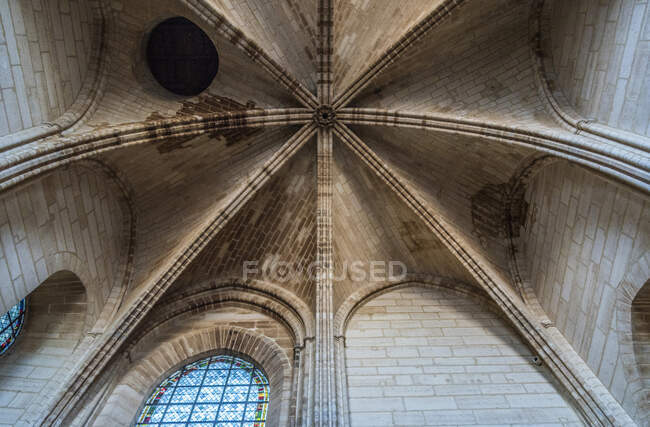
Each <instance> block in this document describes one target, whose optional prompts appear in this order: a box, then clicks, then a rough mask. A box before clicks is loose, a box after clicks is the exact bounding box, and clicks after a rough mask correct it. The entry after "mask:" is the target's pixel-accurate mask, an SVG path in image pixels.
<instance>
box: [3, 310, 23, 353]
mask: <svg viewBox="0 0 650 427" xmlns="http://www.w3.org/2000/svg"><path fill="white" fill-rule="evenodd" d="M24 322H25V300H22V301H20V302H19V303H18V304H16V305H14V306H13V307H11V309H9V311H8V312H7V313H5V314H4V315H2V317H0V354H2V353H4V352H5V351H7V350H8V349H9V347H11V346H12V345H13V344H14V342H16V338H17V337H18V334H20V331H21V330H22V329H23V323H24Z"/></svg>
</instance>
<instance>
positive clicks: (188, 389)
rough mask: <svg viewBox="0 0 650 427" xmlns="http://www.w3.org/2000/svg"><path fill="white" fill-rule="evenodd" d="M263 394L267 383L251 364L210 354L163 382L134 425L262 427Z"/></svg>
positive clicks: (266, 396)
mask: <svg viewBox="0 0 650 427" xmlns="http://www.w3.org/2000/svg"><path fill="white" fill-rule="evenodd" d="M269 394H270V385H269V381H268V379H267V377H266V374H265V373H264V372H263V371H262V369H261V367H260V366H259V365H258V364H257V363H256V362H254V361H251V360H245V359H244V358H242V357H238V356H234V355H231V354H216V355H213V356H209V357H205V358H202V359H199V360H197V361H195V362H192V363H188V364H186V365H184V366H183V367H182V368H181V369H179V370H177V371H175V372H174V373H173V374H171V375H170V376H168V377H167V378H165V379H164V380H163V381H162V382H161V383H160V384H159V385H158V386H156V388H155V389H154V391H153V393H152V394H151V396H150V397H149V398H148V399H147V401H146V402H145V403H144V405H143V408H142V410H141V411H140V414H139V415H138V417H137V418H136V420H135V425H137V426H148V425H158V423H187V424H186V425H198V424H201V425H204V424H206V423H208V424H209V423H213V422H219V423H222V422H223V423H230V425H233V426H235V425H236V426H239V425H241V426H248V425H251V424H258V425H263V424H264V423H265V422H266V414H267V411H268V406H269V398H270V397H269Z"/></svg>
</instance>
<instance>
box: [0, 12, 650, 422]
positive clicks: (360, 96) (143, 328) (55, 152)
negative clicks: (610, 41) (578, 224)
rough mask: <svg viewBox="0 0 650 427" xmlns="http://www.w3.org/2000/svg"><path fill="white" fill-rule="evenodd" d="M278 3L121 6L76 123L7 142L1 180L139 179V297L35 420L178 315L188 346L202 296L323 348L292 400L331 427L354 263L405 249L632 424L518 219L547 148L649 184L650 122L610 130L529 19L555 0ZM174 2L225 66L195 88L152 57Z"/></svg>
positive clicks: (134, 270)
mask: <svg viewBox="0 0 650 427" xmlns="http://www.w3.org/2000/svg"><path fill="white" fill-rule="evenodd" d="M277 3H278V4H276V2H269V1H262V0H247V1H244V0H237V1H228V0H183V1H180V0H179V1H173V0H162V1H161V0H145V1H138V2H108V3H107V4H105V5H104V6H105V9H106V10H104V14H103V19H104V22H103V24H104V27H105V29H104V35H103V45H102V46H103V49H105V53H104V54H103V55H102V61H101V64H100V66H99V68H100V73H99V74H100V76H101V77H100V78H98V79H97V84H96V85H95V87H94V92H93V96H92V102H91V104H92V105H91V107H90V108H88V110H87V111H86V112H85V113H84V114H83V115H82V116H81V117H80V118H79V120H78V121H76V124H75V125H74V126H66V127H63V126H62V127H60V128H56V129H55V130H52V129H50V130H48V132H45V133H44V132H41V131H40V130H34V132H33V133H31V134H29V135H28V136H24V135H22V134H21V136H20V137H17V139H16V141H13V142H12V144H14V145H12V147H13V148H11V149H9V148H7V150H6V151H5V155H4V156H2V157H1V158H0V189H1V190H3V191H6V190H7V189H14V188H15V189H20V187H18V184H20V183H23V182H25V181H26V180H28V179H30V178H33V177H35V176H36V177H37V176H41V175H43V174H45V173H46V172H48V171H50V170H54V169H57V168H60V167H63V166H66V165H68V164H74V163H75V162H78V161H80V160H81V159H87V158H90V159H93V160H97V161H99V162H101V163H102V164H103V167H107V168H109V169H110V170H111V171H113V173H114V174H115V175H116V176H118V177H119V178H120V180H121V181H123V182H124V185H125V187H126V188H127V189H128V193H129V197H130V199H131V200H130V203H131V206H132V207H133V209H134V212H135V213H136V215H135V216H136V217H137V219H138V220H137V225H136V230H135V234H134V235H135V250H134V253H133V257H132V258H133V259H132V260H130V265H129V266H128V268H127V269H126V270H127V273H126V274H127V276H126V277H125V280H126V281H127V282H128V283H129V291H128V295H127V297H126V299H125V300H124V302H123V303H122V304H121V306H120V310H119V312H118V313H117V315H116V316H115V318H114V320H113V322H112V323H111V325H110V326H109V327H107V328H106V331H105V332H103V333H100V334H98V335H97V337H96V339H95V340H94V341H93V343H92V346H91V348H90V350H89V351H88V352H87V357H85V358H84V359H83V360H79V361H75V363H76V365H75V369H71V373H70V375H69V376H68V377H67V378H66V379H65V384H64V385H63V387H62V388H61V390H59V391H58V393H55V394H53V395H52V396H50V397H51V399H50V400H49V401H48V402H47V404H44V405H42V406H43V409H41V411H42V414H39V415H38V416H41V419H39V420H38V421H42V422H43V423H45V424H57V423H59V424H60V423H62V422H64V421H65V422H67V421H69V420H70V419H72V418H74V417H75V413H76V412H75V410H77V409H79V408H80V407H81V406H83V399H84V397H83V396H84V393H86V392H88V390H97V389H98V387H97V383H98V382H101V381H103V380H102V378H104V379H105V378H108V377H110V375H111V372H114V371H115V370H117V369H119V367H121V366H123V364H124V363H126V362H124V361H123V359H124V357H126V358H127V359H128V357H130V354H131V353H129V351H130V350H132V349H133V348H136V350H137V349H138V348H139V347H137V346H138V345H140V344H136V343H138V342H140V341H139V340H140V338H143V337H145V338H146V339H145V341H146V340H155V338H156V330H157V328H158V329H161V328H162V329H164V328H163V327H162V326H161V325H166V326H165V327H166V328H171V329H169V330H170V331H172V332H173V333H171V332H170V334H168V335H169V336H167V335H165V336H167V338H169V337H170V336H173V337H174V339H176V338H177V337H181V338H179V342H184V343H185V344H184V345H186V344H187V343H188V342H189V341H183V338H182V336H183V335H184V334H187V333H188V330H187V327H184V326H183V325H182V322H180V321H179V319H181V320H182V319H184V318H190V317H193V316H195V317H196V319H198V320H196V322H197V324H200V326H201V328H203V327H205V328H206V329H208V327H207V323H206V320H205V319H204V318H203V317H202V316H203V313H204V312H207V311H210V312H211V313H213V314H214V313H216V317H215V318H216V319H222V318H224V317H219V315H220V313H222V312H227V311H229V310H230V311H231V312H236V313H237V314H238V316H239V317H240V320H241V319H243V320H241V321H238V322H237V324H236V325H231V326H236V327H237V328H240V327H242V325H244V326H245V325H246V321H245V319H246V316H249V315H250V318H251V319H257V320H255V321H257V322H260V323H259V324H262V323H265V322H267V321H269V324H270V323H272V322H270V320H269V319H272V320H273V322H275V321H277V322H279V324H281V328H280V329H282V333H281V334H279V335H278V343H279V345H280V347H282V352H283V353H284V355H285V356H286V357H287V358H290V357H292V356H295V358H296V359H295V363H296V364H297V365H298V364H299V363H301V359H299V357H300V356H299V351H300V350H304V351H306V352H307V351H309V352H311V353H308V354H309V358H308V359H307V362H308V363H309V366H308V367H305V366H302V367H300V369H302V372H303V373H301V374H300V375H303V374H304V375H307V374H306V373H309V375H312V377H311V378H309V379H308V380H305V383H304V384H302V385H298V381H299V380H298V379H297V378H298V377H296V378H294V379H292V380H291V381H294V383H293V385H292V387H303V386H304V387H305V390H306V391H305V390H302V389H300V390H302V391H303V392H304V396H303V397H304V398H305V399H306V401H308V402H310V403H309V405H306V406H305V408H302V407H300V405H298V406H299V407H298V408H296V407H293V408H292V409H291V410H292V411H293V412H292V414H291V415H290V416H291V417H293V418H292V419H296V420H297V421H298V422H300V423H301V424H302V425H319V426H326V425H334V424H335V423H338V422H339V421H342V420H343V418H342V417H344V416H345V414H343V412H344V407H345V403H343V402H341V401H340V400H339V399H342V398H341V397H340V394H337V392H336V390H337V388H340V387H341V383H342V382H343V383H344V381H343V380H344V378H343V377H342V376H341V375H342V374H341V369H340V359H338V357H339V355H338V354H339V353H337V349H339V346H340V345H341V341H340V338H342V337H340V336H335V335H336V331H335V329H334V315H335V313H336V312H337V309H339V308H340V307H341V306H342V304H343V306H344V304H345V301H348V303H349V301H350V300H351V298H352V299H353V297H354V295H357V294H358V295H361V294H364V292H365V291H364V290H363V289H367V291H368V292H370V291H371V290H372V289H375V287H376V286H377V285H376V284H374V285H373V284H369V283H368V282H367V281H366V282H363V281H362V282H361V283H360V282H358V281H355V280H352V278H351V277H349V276H344V277H342V278H341V277H340V276H341V274H342V273H343V270H344V268H345V266H346V265H347V266H349V265H350V264H351V263H353V262H355V261H358V262H361V263H362V264H363V263H366V267H365V268H366V272H368V271H369V270H368V268H369V264H370V263H372V262H373V261H379V262H384V263H387V262H390V261H398V262H401V263H403V265H404V266H406V268H407V272H408V273H409V276H408V277H409V280H417V278H418V277H420V278H422V277H428V278H430V279H431V280H430V281H431V282H432V283H433V282H436V283H446V284H448V286H449V287H454V286H457V287H458V288H459V289H476V292H477V293H480V294H481V295H486V297H487V298H490V299H491V301H492V302H493V304H494V306H495V307H496V308H497V309H498V310H500V311H501V314H502V315H503V317H504V318H505V319H507V320H508V321H509V322H510V324H511V326H512V327H513V328H514V329H515V330H516V331H517V333H518V334H520V335H521V337H522V339H523V340H524V341H525V342H526V344H527V345H528V346H529V347H530V348H531V349H532V350H534V351H535V353H536V354H537V355H539V357H540V358H541V359H542V360H543V361H544V363H545V364H546V365H547V366H548V367H549V369H550V371H551V372H552V373H553V375H554V376H555V377H556V379H557V380H558V382H559V383H560V384H561V385H562V387H564V388H565V389H566V392H567V394H568V395H570V396H571V397H572V399H573V402H574V403H575V404H576V405H577V406H578V407H579V408H580V410H581V413H582V414H583V415H584V418H585V420H586V421H587V422H588V423H590V424H593V425H600V424H606V422H601V421H602V420H607V421H608V422H613V423H618V424H624V423H625V422H627V421H628V420H629V418H627V415H626V414H625V412H624V411H623V409H622V408H620V405H618V403H616V401H615V400H614V398H613V397H612V396H611V395H610V394H609V393H608V392H607V390H606V389H604V387H603V386H602V385H599V383H597V381H595V382H594V380H596V379H595V377H594V376H593V374H592V373H591V371H589V369H584V368H585V365H584V363H582V362H576V361H575V358H573V359H572V357H573V353H572V352H571V351H566V350H567V349H566V345H565V344H566V343H565V342H564V341H563V340H562V338H561V337H559V338H558V335H557V334H555V332H554V330H553V331H550V332H549V331H547V330H546V328H545V327H541V326H540V317H539V315H538V313H535V312H534V310H533V309H531V307H530V306H528V305H527V301H526V299H525V296H524V294H523V290H522V284H521V282H522V281H521V278H520V277H519V272H518V271H517V268H516V266H517V260H516V258H515V254H514V251H515V249H514V243H513V239H514V238H515V237H516V236H514V235H512V232H513V230H516V231H517V232H518V231H519V226H521V224H520V223H519V222H518V221H519V219H520V218H519V216H520V215H521V216H522V217H523V216H526V212H525V206H523V205H522V206H519V205H513V203H517V201H521V199H522V197H521V193H522V192H523V191H524V190H523V188H521V187H522V186H525V179H522V174H523V175H525V171H526V170H527V168H528V167H529V166H530V165H531V164H533V163H534V162H535V161H537V160H539V159H541V158H543V159H547V158H548V159H551V160H552V159H555V158H562V159H565V160H568V161H570V162H574V163H576V164H580V165H581V166H582V167H586V168H589V169H592V170H595V171H597V172H598V173H599V175H602V176H604V177H608V178H609V179H611V180H615V181H616V182H617V183H618V184H617V185H621V186H625V187H627V188H630V189H633V190H630V191H635V192H637V193H639V194H642V195H643V196H644V197H647V194H648V192H649V187H650V156H649V155H648V145H647V139H644V137H642V136H640V135H635V134H629V133H626V134H620V133H617V131H616V129H612V128H608V129H606V130H603V129H602V128H594V126H591V125H593V123H592V122H591V121H589V120H586V119H584V118H581V117H579V116H577V117H578V118H577V119H575V117H576V116H575V115H573V114H574V113H571V114H565V111H563V110H562V108H563V107H562V105H564V104H562V103H558V102H556V100H555V99H554V98H553V93H554V92H553V90H552V89H553V88H552V82H550V81H549V78H548V76H547V75H546V74H545V70H544V67H543V66H541V65H540V63H542V59H543V58H541V57H540V56H541V55H542V54H541V53H540V51H539V44H538V43H537V42H538V41H539V40H540V38H542V39H543V37H542V36H541V35H540V34H538V33H537V32H538V30H539V28H546V27H545V26H540V27H537V26H535V25H534V24H535V23H536V22H537V20H538V19H539V14H540V13H541V11H542V10H543V8H541V5H542V3H543V2H541V1H533V0H524V1H519V0H485V1H469V0H436V1H423V0H411V1H408V2H406V3H404V2H402V3H404V4H401V3H399V2H396V1H393V0H365V1H344V0H310V1H306V2H305V1H298V0H291V1H285V2H277ZM178 15H180V16H185V17H187V18H188V19H190V20H192V21H193V22H194V23H195V24H197V25H198V26H200V27H201V28H202V29H203V30H204V31H205V32H206V33H207V34H208V35H209V37H210V38H211V39H212V41H213V42H214V44H215V46H216V47H217V50H218V52H219V56H220V68H219V72H218V74H217V78H216V79H215V80H214V81H213V83H212V85H211V86H210V87H209V88H208V89H207V90H206V91H205V92H204V93H202V94H201V95H199V96H196V97H191V98H181V97H177V96H172V95H170V94H169V93H168V92H166V91H165V90H163V89H162V88H161V87H159V86H158V85H157V83H156V82H155V80H154V79H153V77H152V76H151V75H150V72H149V71H148V69H147V66H146V62H145V61H144V57H143V46H144V44H145V42H146V35H147V33H148V31H150V30H151V29H152V28H153V27H154V26H155V25H156V24H157V23H159V22H161V21H162V20H164V19H165V18H168V17H171V16H178ZM486 23H489V25H487V24H486ZM570 83H571V80H570V79H568V78H566V79H564V80H563V85H564V86H563V89H564V90H566V91H568V92H570V90H569V89H568V88H566V87H565V86H566V85H569V84H570ZM581 111H584V110H581ZM567 115H568V116H569V119H567V118H566V117H565V116H567ZM635 129H636V128H635ZM639 129H640V127H639ZM641 133H643V132H641ZM522 171H523V172H522ZM524 178H525V176H524ZM513 206H514V207H513ZM515 208H516V209H515ZM517 209H520V210H517ZM254 269H257V272H256V273H255V272H253V270H254ZM247 272H248V274H250V276H248V277H247V275H246V274H247ZM414 278H415V279H414ZM381 280H382V281H383V282H382V283H384V285H385V286H389V285H391V286H392V283H390V280H386V277H382V279H381ZM454 284H456V285H454ZM384 285H382V286H384ZM364 287H366V288H364ZM185 306H187V307H189V308H188V309H187V310H185V308H184V307H185ZM197 313H199V315H197ZM252 328H255V325H253V326H252ZM238 330H239V329H238ZM242 331H243V330H242ZM221 333H222V332H221V331H220V332H219V334H221ZM223 333H224V334H225V333H226V332H225V329H224V331H223ZM260 334H261V335H260V337H261V338H260V337H258V338H259V340H260V342H262V341H264V339H265V338H264V337H262V335H263V333H262V332H261V333H260ZM241 335H242V336H245V335H246V334H245V333H243V332H242V334H241ZM165 339H166V338H165ZM301 340H302V342H300V341H301ZM173 342H176V341H173ZM134 345H135V346H136V347H134ZM172 346H173V343H172V341H168V342H167V343H161V344H160V352H163V353H164V351H167V349H168V348H171V347H172ZM291 346H294V347H293V349H292V348H291ZM563 346H564V347H563ZM569 350H570V349H569ZM293 351H296V353H292V352H293ZM189 353H191V352H189ZM139 354H146V351H144V350H143V351H142V352H141V351H140V350H137V351H136V353H135V355H136V356H137V355H139ZM581 363H582V364H581ZM305 372H306V373H305ZM287 381H288V380H287ZM595 383H597V384H596V385H594V384H595ZM102 393H103V392H102ZM288 394H289V393H288V392H287V395H288ZM93 399H94V398H93ZM99 400H100V398H97V401H99ZM132 409H133V408H132ZM85 411H87V412H86V413H84V414H85V415H83V416H84V417H85V416H88V417H90V416H92V414H90V413H88V411H90V412H92V410H90V409H87V408H86V409H85ZM283 414H284V412H283ZM33 416H35V415H33ZM283 416H284V415H283ZM79 422H81V421H79Z"/></svg>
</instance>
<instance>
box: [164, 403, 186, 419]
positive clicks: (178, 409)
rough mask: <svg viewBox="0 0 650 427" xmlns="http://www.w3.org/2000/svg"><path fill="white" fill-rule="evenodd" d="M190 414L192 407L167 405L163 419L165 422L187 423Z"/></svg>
mask: <svg viewBox="0 0 650 427" xmlns="http://www.w3.org/2000/svg"><path fill="white" fill-rule="evenodd" d="M190 412H192V405H169V406H168V407H167V412H165V416H164V417H163V421H165V422H170V421H171V422H179V421H187V419H188V418H189V417H190Z"/></svg>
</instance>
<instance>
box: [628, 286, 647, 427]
mask: <svg viewBox="0 0 650 427" xmlns="http://www.w3.org/2000/svg"><path fill="white" fill-rule="evenodd" d="M632 343H633V347H634V357H635V360H636V365H637V368H638V370H639V376H640V380H641V388H642V391H641V395H642V397H641V399H639V402H640V406H639V408H638V410H639V416H638V420H639V421H641V423H642V424H643V422H644V421H646V422H647V421H648V418H649V417H650V280H648V281H646V282H645V284H644V285H643V287H642V288H641V290H640V291H639V293H638V294H637V295H636V297H635V298H634V301H632Z"/></svg>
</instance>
